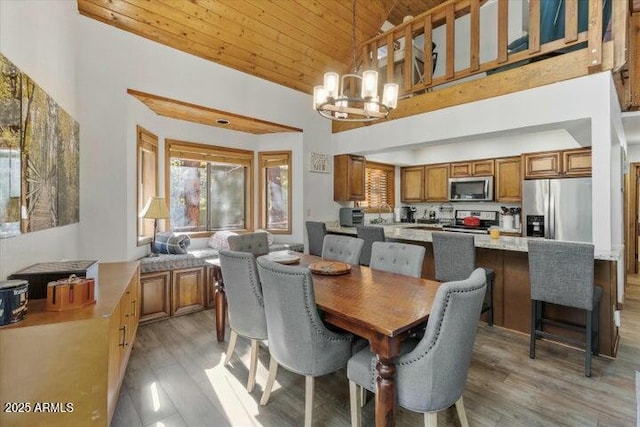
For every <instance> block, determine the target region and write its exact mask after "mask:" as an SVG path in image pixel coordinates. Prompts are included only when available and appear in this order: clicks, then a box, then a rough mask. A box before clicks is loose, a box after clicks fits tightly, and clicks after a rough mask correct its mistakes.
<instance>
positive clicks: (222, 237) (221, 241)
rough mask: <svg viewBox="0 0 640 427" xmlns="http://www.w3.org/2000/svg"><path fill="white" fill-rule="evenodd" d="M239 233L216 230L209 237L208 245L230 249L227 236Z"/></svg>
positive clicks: (218, 248)
mask: <svg viewBox="0 0 640 427" xmlns="http://www.w3.org/2000/svg"><path fill="white" fill-rule="evenodd" d="M237 235H238V233H234V232H233V231H216V232H215V233H214V234H212V235H211V237H209V241H208V242H207V246H209V247H210V248H213V249H217V250H225V249H229V242H227V238H228V237H229V236H237Z"/></svg>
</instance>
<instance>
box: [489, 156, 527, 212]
mask: <svg viewBox="0 0 640 427" xmlns="http://www.w3.org/2000/svg"><path fill="white" fill-rule="evenodd" d="M495 170H496V176H495V178H496V179H495V186H496V192H495V199H496V202H503V203H512V202H520V201H522V162H521V160H520V156H515V157H503V158H500V159H496V160H495Z"/></svg>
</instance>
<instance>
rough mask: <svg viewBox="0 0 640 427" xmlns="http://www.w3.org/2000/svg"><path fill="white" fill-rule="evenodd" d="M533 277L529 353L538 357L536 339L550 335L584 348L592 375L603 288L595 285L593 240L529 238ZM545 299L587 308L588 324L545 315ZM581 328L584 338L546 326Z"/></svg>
mask: <svg viewBox="0 0 640 427" xmlns="http://www.w3.org/2000/svg"><path fill="white" fill-rule="evenodd" d="M528 246H529V278H530V281H531V341H530V344H529V357H530V358H532V359H535V357H536V340H538V339H540V338H551V339H553V340H559V341H564V342H568V343H570V344H574V345H579V346H581V347H582V348H584V349H585V365H584V375H585V376H587V377H590V376H591V354H592V353H593V354H595V355H596V356H597V355H598V347H599V343H598V315H599V312H600V299H601V298H602V288H600V287H598V286H595V285H594V282H593V280H594V273H593V269H594V266H593V260H594V258H593V251H594V247H593V245H592V244H590V243H570V242H556V241H553V240H531V241H529V244H528ZM545 303H551V304H557V305H562V306H566V307H574V308H578V309H581V310H584V311H585V312H586V319H585V323H586V326H579V325H575V324H570V323H565V322H559V321H556V320H552V319H549V318H546V317H545V314H544V305H545ZM545 324H546V325H553V326H559V327H562V328H565V329H568V330H574V331H580V332H583V333H584V334H585V340H584V341H580V340H577V339H575V338H571V337H567V336H560V335H557V334H553V333H550V332H547V331H545V330H544V325H545Z"/></svg>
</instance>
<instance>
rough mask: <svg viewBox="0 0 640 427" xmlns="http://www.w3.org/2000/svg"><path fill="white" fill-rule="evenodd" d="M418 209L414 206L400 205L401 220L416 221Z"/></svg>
mask: <svg viewBox="0 0 640 427" xmlns="http://www.w3.org/2000/svg"><path fill="white" fill-rule="evenodd" d="M416 211H417V209H416V208H415V207H414V206H402V207H400V222H415V218H416Z"/></svg>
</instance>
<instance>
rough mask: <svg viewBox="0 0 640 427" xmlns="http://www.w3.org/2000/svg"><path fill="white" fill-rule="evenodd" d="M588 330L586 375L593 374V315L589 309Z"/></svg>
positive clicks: (585, 357)
mask: <svg viewBox="0 0 640 427" xmlns="http://www.w3.org/2000/svg"><path fill="white" fill-rule="evenodd" d="M586 317H587V319H586V320H587V331H586V338H587V339H586V342H585V345H584V355H585V356H584V376H585V377H590V376H591V351H592V347H593V346H592V344H591V340H592V339H593V316H592V315H591V311H587V316H586Z"/></svg>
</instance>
